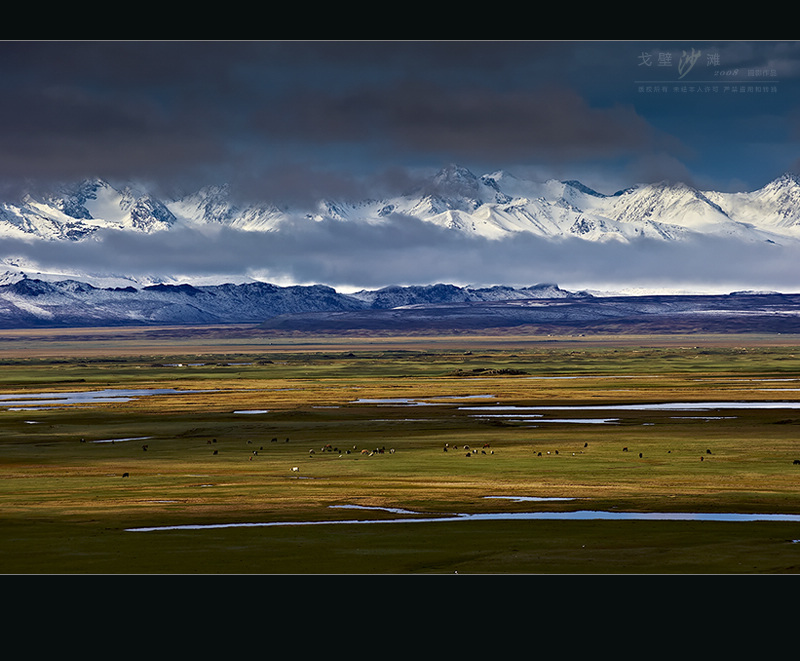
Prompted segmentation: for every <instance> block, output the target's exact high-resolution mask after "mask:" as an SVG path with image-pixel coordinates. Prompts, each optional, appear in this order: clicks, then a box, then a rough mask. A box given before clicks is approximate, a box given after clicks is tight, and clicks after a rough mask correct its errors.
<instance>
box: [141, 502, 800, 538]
mask: <svg viewBox="0 0 800 661" xmlns="http://www.w3.org/2000/svg"><path fill="white" fill-rule="evenodd" d="M488 498H504V499H508V500H514V501H517V502H522V501H540V502H541V501H550V500H574V499H572V498H536V497H515V496H488ZM332 507H334V508H338V509H357V510H381V511H385V512H391V513H393V514H400V515H406V516H401V517H400V518H394V519H346V520H342V521H338V520H337V521H269V522H263V523H259V522H248V523H208V524H202V523H195V524H187V525H175V526H151V527H145V528H128V529H127V531H128V532H159V531H166V530H210V529H216V528H264V527H277V526H319V525H348V524H350V525H352V524H367V523H447V522H452V521H533V520H550V521H570V520H572V521H574V520H581V521H593V520H594V521H728V522H745V521H795V522H800V514H738V513H725V512H722V513H719V512H714V513H710V512H695V513H693V512H609V511H602V510H578V511H574V512H547V511H543V512H497V513H492V512H489V513H480V514H452V513H451V514H441V515H434V516H430V515H427V516H418V514H419V513H418V512H413V511H411V510H405V509H400V508H389V507H364V506H361V505H334V506H332Z"/></svg>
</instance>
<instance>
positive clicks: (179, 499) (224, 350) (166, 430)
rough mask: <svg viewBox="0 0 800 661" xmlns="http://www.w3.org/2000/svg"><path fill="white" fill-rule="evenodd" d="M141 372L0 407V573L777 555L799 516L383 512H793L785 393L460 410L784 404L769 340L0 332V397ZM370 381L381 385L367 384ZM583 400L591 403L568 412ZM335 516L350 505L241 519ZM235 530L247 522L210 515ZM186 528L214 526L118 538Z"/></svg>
mask: <svg viewBox="0 0 800 661" xmlns="http://www.w3.org/2000/svg"><path fill="white" fill-rule="evenodd" d="M152 388H164V389H175V390H176V391H177V392H174V393H171V394H159V395H150V396H146V397H136V398H132V399H130V400H127V401H123V400H113V401H110V402H105V403H77V404H59V405H56V406H38V405H35V406H34V405H27V404H26V405H11V404H8V403H5V404H4V403H3V402H2V401H0V562H2V567H0V571H2V572H3V573H7V574H65V573H71V574H119V573H123V574H143V573H147V574H159V573H169V574H198V573H205V574H238V573H256V574H260V573H270V574H271V573H274V574H311V573H323V574H347V573H362V574H377V573H388V574H411V573H428V574H452V573H454V572H458V573H460V574H464V573H481V574H502V573H517V574H550V573H561V574H564V573H570V574H580V573H593V574H614V573H658V574H662V573H681V574H693V573H797V572H798V571H800V543H797V540H800V523H797V522H790V521H777V522H775V521H770V522H717V521H715V522H709V521H639V520H625V521H602V520H516V521H508V520H466V519H465V520H452V519H451V520H442V521H437V522H421V521H418V522H416V523H414V522H411V521H404V522H402V523H397V522H393V521H394V520H395V519H397V518H405V519H409V520H413V519H419V518H427V517H438V516H440V515H443V514H479V513H488V512H507V513H514V512H529V511H534V510H536V511H552V512H567V511H573V510H602V511H617V512H622V511H630V512H690V513H694V512H740V513H788V514H800V465H795V464H793V461H794V460H795V459H800V439H799V438H798V437H799V436H800V433H799V432H800V410H793V409H791V408H739V409H724V410H712V411H700V412H686V411H681V412H676V411H671V410H617V409H612V410H604V411H593V410H586V409H575V410H572V409H569V410H558V411H551V410H547V411H539V412H537V415H540V416H541V417H540V418H533V419H522V418H519V417H518V416H517V417H515V418H510V417H509V418H500V417H482V415H481V414H482V413H483V412H481V411H472V410H467V409H465V408H464V407H466V406H470V407H472V406H480V405H486V406H496V405H517V406H573V405H593V406H597V405H603V406H606V405H616V404H632V403H637V404H639V403H660V402H709V401H716V402H729V401H737V402H745V401H792V402H795V401H797V402H800V338H797V337H795V336H786V335H782V336H778V335H776V336H755V335H752V336H744V335H739V336H734V335H725V336H723V335H719V336H706V335H687V336H679V335H663V336H623V335H619V336H605V337H601V336H587V337H578V336H572V337H569V336H563V337H558V336H536V335H524V334H518V335H513V334H497V335H468V334H462V335H452V336H437V337H427V336H424V335H419V336H406V337H391V336H373V337H358V336H313V337H312V336H304V335H292V336H284V337H280V336H275V335H268V334H264V333H260V332H259V331H258V330H257V329H255V328H250V327H222V328H211V327H210V328H195V329H177V328H163V329H89V330H71V329H63V330H41V331H3V332H0V395H2V396H3V397H6V396H14V398H16V397H18V396H20V395H33V394H36V393H61V394H62V395H63V394H64V393H69V392H74V391H101V390H105V389H152ZM379 399H392V400H397V401H395V402H394V403H377V402H374V401H369V400H379ZM365 400H366V401H365ZM406 400H413V401H411V402H409V401H406ZM420 401H423V403H424V405H420ZM599 417H605V418H614V419H615V420H614V422H613V423H607V424H603V423H595V422H588V421H589V420H593V419H597V418H599ZM558 419H563V420H569V421H565V422H556V421H554V420H558ZM577 419H582V420H584V422H583V423H580V422H575V420H577ZM112 440H113V441H114V442H111V441H112ZM466 445H469V446H470V450H469V457H468V456H467V450H466V449H465V448H464V446H466ZM445 447H447V451H446V452H445V451H444V450H445ZM145 448H146V449H145ZM456 448H457V449H456ZM624 448H627V451H626V450H624ZM311 450H313V453H311V452H310V451H311ZM473 450H477V451H476V452H473ZM640 455H641V456H640ZM294 468H297V470H296V471H295V470H293V469H294ZM125 473H127V474H128V477H123V474H125ZM510 497H539V498H567V499H574V500H554V501H540V502H519V501H516V500H512V499H510ZM397 509H400V510H406V511H410V512H413V514H402V513H400V514H398V513H397V512H395V511H394V510H397ZM381 520H384V521H385V522H384V523H380V522H375V521H381ZM336 521H348V522H351V523H337V524H335V525H334V524H323V525H262V524H279V523H285V524H296V523H312V522H336ZM353 521H360V522H359V523H352V522H353ZM367 521H369V523H366V522H367ZM243 523H250V524H253V525H252V526H250V527H238V526H237V527H224V526H229V525H230V524H243ZM190 524H194V525H197V526H208V525H210V524H218V525H220V526H221V527H210V528H209V527H199V528H196V529H187V528H175V529H171V530H154V531H150V532H145V531H134V530H132V529H135V528H147V527H164V526H186V525H190Z"/></svg>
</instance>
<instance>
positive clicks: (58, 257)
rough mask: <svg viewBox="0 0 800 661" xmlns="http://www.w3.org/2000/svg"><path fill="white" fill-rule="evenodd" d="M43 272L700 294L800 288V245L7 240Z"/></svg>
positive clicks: (435, 237)
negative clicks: (549, 286) (677, 290)
mask: <svg viewBox="0 0 800 661" xmlns="http://www.w3.org/2000/svg"><path fill="white" fill-rule="evenodd" d="M3 248H4V252H5V255H7V256H11V255H13V256H16V257H18V258H21V259H23V260H25V261H26V262H29V263H34V264H36V265H38V267H39V268H40V269H41V270H43V271H44V270H46V269H51V270H73V271H78V272H87V273H105V274H115V275H126V276H131V277H144V276H153V275H160V276H184V277H209V276H223V275H231V274H239V275H241V276H250V277H255V278H257V279H261V280H267V281H272V282H281V283H298V284H306V283H320V284H327V285H330V286H332V287H335V288H378V287H382V286H387V285H394V284H405V285H408V284H431V283H438V282H448V283H453V284H472V285H484V286H485V285H492V284H506V285H513V286H525V285H531V284H536V283H541V282H553V283H557V284H559V285H560V286H562V287H566V288H574V287H581V288H604V287H605V288H608V287H657V286H658V287H674V288H681V287H695V288H697V287H703V288H706V289H715V288H716V289H719V288H723V289H724V288H725V287H728V288H732V289H765V288H766V289H775V290H780V291H799V290H800V287H798V275H800V271H799V270H798V267H797V264H798V263H800V261H798V257H800V249H799V248H798V247H796V246H795V247H792V246H780V245H776V244H771V243H766V242H764V243H747V244H745V243H741V242H736V241H732V240H725V239H720V238H707V237H703V238H698V239H696V240H692V241H682V242H665V241H657V240H646V239H642V240H640V241H636V242H632V243H627V244H625V243H621V242H617V241H611V242H605V243H592V242H588V241H585V240H582V239H565V240H548V239H542V238H539V237H536V236H533V235H529V234H523V233H520V234H517V235H514V236H511V237H508V238H505V239H501V240H488V239H483V238H476V237H470V236H466V235H461V234H457V233H454V232H452V231H450V230H446V229H444V228H441V227H438V226H436V225H432V224H431V223H426V222H423V221H420V220H416V219H412V218H408V217H400V216H398V217H394V218H393V219H392V220H391V221H390V222H386V223H382V224H366V223H353V222H338V221H333V220H326V221H311V220H308V219H302V220H297V221H295V222H293V223H290V224H288V225H287V226H285V227H283V228H282V229H281V230H280V231H273V232H245V231H237V230H234V229H231V228H226V227H220V228H214V229H213V230H209V229H207V228H204V229H203V230H198V229H192V228H174V229H172V230H170V231H166V232H159V233H155V234H135V233H130V232H122V231H104V232H101V233H99V234H97V235H96V236H95V237H94V238H92V239H90V240H84V241H80V242H67V243H64V242H49V241H30V242H29V241H23V240H9V239H7V240H4V242H3Z"/></svg>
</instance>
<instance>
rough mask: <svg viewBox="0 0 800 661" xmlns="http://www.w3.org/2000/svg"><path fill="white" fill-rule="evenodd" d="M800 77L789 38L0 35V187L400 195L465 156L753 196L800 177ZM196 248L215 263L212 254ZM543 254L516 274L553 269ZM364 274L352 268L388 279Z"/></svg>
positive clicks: (253, 196)
mask: <svg viewBox="0 0 800 661" xmlns="http://www.w3.org/2000/svg"><path fill="white" fill-rule="evenodd" d="M798 76H800V42H771V41H767V42H704V41H693V42H671V41H666V42H658V41H642V42H632V41H622V42H619V41H612V42H491V41H489V42H450V41H447V42H435V41H434V42H402V41H401V42H336V41H333V42H57V41H56V42H0V95H2V99H3V103H2V104H0V181H2V185H3V187H4V189H5V190H4V191H3V193H5V194H6V195H9V194H13V192H14V191H15V190H22V189H24V188H26V187H31V186H45V187H46V186H49V185H51V184H52V183H54V182H66V181H73V180H77V179H81V178H84V177H92V176H99V177H102V178H105V179H108V180H110V181H115V180H118V181H125V180H137V181H142V182H147V183H150V184H154V185H158V186H159V187H161V189H162V191H163V192H164V193H165V194H178V193H181V192H190V191H193V190H195V189H197V188H199V187H200V186H203V185H205V184H211V183H213V184H219V183H227V184H229V185H230V186H231V189H232V191H234V194H235V195H237V196H239V197H240V198H241V200H242V201H274V202H278V203H302V202H308V201H312V200H317V199H319V198H321V197H346V198H349V197H362V196H367V195H368V196H378V195H383V194H388V193H392V192H398V191H402V190H406V189H407V187H408V184H409V182H410V181H411V180H413V178H414V177H416V176H418V175H419V174H420V173H424V172H426V171H429V170H437V169H439V168H440V167H442V166H444V165H446V164H448V163H459V164H461V165H463V166H465V167H468V168H469V169H470V170H472V171H473V172H474V173H475V174H478V175H479V174H484V173H487V172H492V171H495V170H498V169H505V170H507V171H509V172H511V173H512V174H515V175H517V176H520V177H527V178H532V179H537V180H544V179H547V178H550V177H555V178H559V179H579V180H581V181H583V182H584V183H585V184H587V185H589V186H592V187H593V188H595V189H597V190H599V191H600V192H603V193H613V192H615V191H616V190H619V189H620V188H623V187H626V186H629V185H632V184H636V183H645V182H650V181H660V180H664V179H671V180H681V181H684V182H686V183H689V184H692V185H694V186H697V187H699V188H701V189H717V190H725V191H739V190H754V189H757V188H760V187H761V186H763V185H764V184H766V183H768V182H769V181H771V180H772V179H774V178H776V177H777V176H779V175H781V174H782V173H784V172H786V171H797V170H798V169H800V160H799V159H800V151H798V142H799V139H800V94H799V93H798V92H799V91H800V88H799V87H798V80H797V79H798ZM417 236H419V235H415V238H414V240H413V242H414V243H415V245H416V243H419V246H420V249H421V248H422V247H423V242H422V239H418V238H416V237H417ZM374 238H375V237H372V236H370V237H363V236H359V237H356V238H354V239H353V240H354V241H356V242H358V241H359V240H360V241H361V243H362V246H361V248H362V249H364V250H365V251H367V249H368V248H367V247H368V246H369V248H370V249H371V248H372V244H368V241H371V240H372V239H374ZM217 239H218V240H221V237H217ZM429 239H430V237H429V236H427V235H424V240H425V241H427V240H429ZM319 240H320V237H319V236H316V237H312V238H309V241H310V242H311V243H312V244H313V243H314V241H319ZM409 240H411V239H409ZM294 244H295V245H294V249H295V250H297V251H298V253H297V257H296V258H295V259H289V258H288V257H287V255H286V253H285V252H281V253H280V254H279V255H277V256H276V257H275V259H276V260H277V259H278V258H279V257H280V258H281V259H282V260H284V261H290V262H291V263H292V266H291V268H290V270H293V271H297V273H294V274H288V273H287V274H286V277H287V278H290V279H296V280H317V281H319V280H320V279H321V278H323V277H329V278H332V277H333V270H335V269H336V268H338V269H340V270H341V269H342V268H344V264H342V263H346V261H347V259H348V258H347V257H346V255H345V254H343V253H339V254H338V255H337V256H335V257H334V256H333V255H332V254H331V253H330V251H328V252H327V253H326V254H327V255H328V259H329V260H330V263H331V264H333V263H340V264H341V265H340V266H339V267H333V266H331V269H332V270H328V271H327V272H326V270H325V269H324V268H322V266H321V265H322V263H323V262H321V261H320V260H322V257H321V256H320V255H321V254H322V252H324V251H323V248H322V247H320V246H319V245H316V244H314V246H313V250H314V255H316V257H315V258H314V259H316V260H317V261H316V263H315V264H314V267H315V268H311V266H312V265H311V263H310V259H311V258H310V257H309V255H310V254H311V253H310V252H309V250H308V249H307V248H306V246H303V245H302V244H301V242H300V241H299V240H298V241H294ZM218 245H219V249H220V253H219V254H220V259H223V258H224V257H227V255H228V253H226V248H223V247H222V246H221V245H220V244H218ZM335 245H337V247H338V248H339V249H341V250H342V251H344V250H345V248H346V246H344V245H342V242H335ZM468 248H469V250H470V251H476V252H475V254H476V255H477V254H483V255H484V257H485V255H491V256H492V258H494V257H495V256H496V255H494V254H493V253H481V252H480V250H479V247H476V246H475V245H473V244H470V246H469V247H468ZM141 249H144V250H146V248H141ZM466 249H467V247H465V246H461V247H460V250H462V254H463V250H466ZM281 250H282V251H285V250H288V248H287V247H286V246H281ZM493 250H497V246H494V247H493ZM518 250H519V246H517V251H518ZM201 254H202V255H204V257H203V258H199V257H198V259H197V261H199V262H203V259H205V260H206V262H205V264H206V266H207V268H209V269H211V270H213V267H212V266H211V263H212V261H213V260H214V259H215V258H214V256H213V252H212V247H211V246H210V245H206V246H204V250H203V251H202V252H200V253H198V255H201ZM135 257H136V255H130V254H129V255H128V256H127V258H126V259H129V260H131V261H132V262H134V261H136V259H135ZM418 258H419V259H425V258H423V257H421V256H419V255H418ZM87 259H88V256H87ZM144 259H145V256H144V255H142V260H144ZM428 259H429V256H428ZM603 259H605V257H601V256H600V255H598V256H597V261H598V263H600V262H601V261H602V260H603ZM395 261H396V262H397V263H400V261H401V260H400V256H399V255H398V254H397V253H396V252H395ZM485 261H489V259H488V258H486V257H485ZM552 261H554V264H553V265H552V266H551V267H550V268H549V270H548V269H547V268H542V269H541V272H535V271H534V270H530V269H529V270H528V271H527V272H526V273H525V274H520V273H519V272H515V274H514V277H513V279H514V280H515V281H518V280H520V279H523V280H524V279H527V280H529V281H531V282H529V283H528V284H532V283H533V282H538V281H543V280H554V279H557V278H558V277H560V276H561V275H562V274H563V272H564V271H565V270H566V268H565V266H564V265H563V262H561V261H556V260H555V259H554V260H552ZM590 261H591V260H590ZM667 261H668V262H669V261H671V258H670V259H669V260H667ZM325 263H327V262H325ZM445 263H447V262H446V260H444V259H443V260H442V261H441V264H445ZM301 264H308V268H307V269H305V270H304V269H302V268H301V266H300V265H301ZM383 264H384V267H385V268H386V269H387V272H388V271H390V270H391V269H390V267H389V266H388V262H387V261H386V260H384V261H383ZM557 264H561V267H560V268H557ZM256 266H257V264H255V263H253V264H250V265H248V266H247V268H248V269H250V270H251V271H253V270H255V268H256ZM264 266H266V265H264ZM378 267H379V265H378V264H375V265H373V264H370V268H378ZM129 268H130V269H132V270H135V269H136V268H140V269H143V268H144V266H138V267H137V264H135V263H131V265H130V267H129ZM184 268H187V269H188V268H189V266H188V265H185V266H184ZM196 268H197V269H198V270H199V269H200V268H201V267H199V266H197V267H196ZM220 268H221V267H220ZM287 268H289V267H287ZM353 269H354V267H351V270H353ZM366 269H367V265H366V264H364V265H362V270H366ZM458 270H459V269H455V268H452V269H451V270H450V271H449V273H451V274H452V276H451V277H450V279H451V280H453V279H455V278H456V277H457V276H458V277H460V278H462V279H466V278H467V277H468V276H465V275H464V274H463V273H458V274H457V273H456V271H458ZM461 270H463V268H462V269H461ZM497 270H498V269H496V268H493V269H489V270H487V272H486V275H485V276H482V279H484V280H495V281H497V280H500V279H502V278H503V277H504V275H503V273H499V272H497ZM300 271H303V272H302V273H300ZM285 272H286V271H285V270H284V273H285ZM277 273H278V272H277V270H275V271H274V274H275V275H277ZM371 274H372V280H374V281H375V282H367V280H369V278H367V277H365V276H358V275H356V274H352V275H349V276H348V277H349V278H351V279H360V280H361V281H362V282H363V283H364V284H365V285H372V284H375V283H377V282H383V281H386V280H388V279H389V278H390V277H392V278H394V277H395V275H394V274H392V275H391V276H390V275H381V274H379V273H378V274H376V273H375V271H374V270H373V271H371ZM437 276H439V277H438V278H437V279H440V280H445V279H447V278H448V270H447V269H445V268H441V269H439V270H438V271H435V270H431V271H430V272H426V273H425V274H424V276H423V275H421V274H420V275H419V276H418V277H430V278H436V277H437ZM551 276H552V277H551ZM587 276H588V277H589V278H590V279H591V274H587ZM401 277H403V276H402V274H400V273H398V274H397V275H396V278H398V279H399V278H401ZM405 277H406V278H408V275H406V276H405ZM508 277H509V278H510V275H509V276H508ZM625 277H626V278H627V277H630V278H634V279H635V278H636V277H637V276H636V274H635V273H632V274H630V276H627V275H626V276H625ZM745 279H746V278H745ZM756 279H757V278H756ZM330 284H340V283H330ZM350 284H353V285H357V284H358V283H355V282H353V283H350ZM387 284H388V282H387Z"/></svg>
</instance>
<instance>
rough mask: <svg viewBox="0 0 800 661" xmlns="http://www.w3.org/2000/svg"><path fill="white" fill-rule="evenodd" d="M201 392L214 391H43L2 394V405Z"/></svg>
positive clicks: (105, 400)
mask: <svg viewBox="0 0 800 661" xmlns="http://www.w3.org/2000/svg"><path fill="white" fill-rule="evenodd" d="M199 392H214V391H211V390H177V389H175V388H148V389H141V390H122V389H111V388H109V389H106V390H76V391H73V392H41V393H15V394H13V395H0V407H8V408H9V410H16V411H28V410H32V409H38V408H44V407H50V408H52V407H55V406H66V405H69V404H103V403H113V402H129V401H131V400H132V399H136V398H139V397H149V396H151V395H173V394H181V395H185V394H193V393H199Z"/></svg>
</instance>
